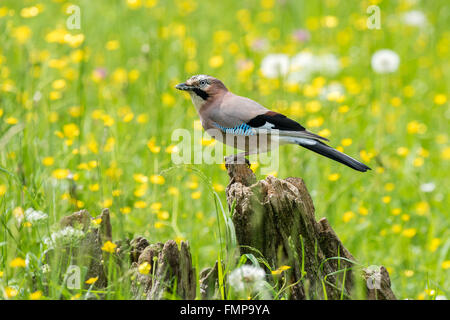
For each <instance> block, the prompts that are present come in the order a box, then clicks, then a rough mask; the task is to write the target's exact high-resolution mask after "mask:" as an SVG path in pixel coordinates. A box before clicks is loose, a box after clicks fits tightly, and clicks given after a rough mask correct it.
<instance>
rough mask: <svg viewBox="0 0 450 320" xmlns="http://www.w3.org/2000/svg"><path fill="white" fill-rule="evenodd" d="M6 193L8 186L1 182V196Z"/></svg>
mask: <svg viewBox="0 0 450 320" xmlns="http://www.w3.org/2000/svg"><path fill="white" fill-rule="evenodd" d="M5 193H6V186H5V185H4V184H0V197H1V196H4V195H5Z"/></svg>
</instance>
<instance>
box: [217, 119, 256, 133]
mask: <svg viewBox="0 0 450 320" xmlns="http://www.w3.org/2000/svg"><path fill="white" fill-rule="evenodd" d="M214 125H215V126H216V127H217V128H219V129H220V130H221V131H222V132H224V133H229V134H235V135H240V136H253V135H254V134H255V132H254V131H253V128H252V127H250V126H249V125H248V124H246V123H243V124H241V125H239V126H236V127H233V128H227V127H224V126H221V125H220V124H218V123H216V122H214Z"/></svg>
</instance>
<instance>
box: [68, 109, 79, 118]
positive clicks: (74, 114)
mask: <svg viewBox="0 0 450 320" xmlns="http://www.w3.org/2000/svg"><path fill="white" fill-rule="evenodd" d="M69 114H70V116H72V117H74V118H78V117H79V116H81V107H80V106H73V107H70V108H69Z"/></svg>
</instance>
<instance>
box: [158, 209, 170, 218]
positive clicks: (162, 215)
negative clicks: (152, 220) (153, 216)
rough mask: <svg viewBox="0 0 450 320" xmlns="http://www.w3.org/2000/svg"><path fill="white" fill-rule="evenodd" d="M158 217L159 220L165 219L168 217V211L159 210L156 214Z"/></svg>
mask: <svg viewBox="0 0 450 320" xmlns="http://www.w3.org/2000/svg"><path fill="white" fill-rule="evenodd" d="M157 216H158V219H160V220H167V219H169V217H170V214H169V212H168V211H159V212H158V214H157Z"/></svg>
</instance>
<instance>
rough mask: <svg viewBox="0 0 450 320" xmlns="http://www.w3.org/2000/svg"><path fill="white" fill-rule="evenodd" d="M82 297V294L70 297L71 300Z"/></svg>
mask: <svg viewBox="0 0 450 320" xmlns="http://www.w3.org/2000/svg"><path fill="white" fill-rule="evenodd" d="M80 297H81V293H77V294H76V295H73V296H71V297H70V300H78V299H80Z"/></svg>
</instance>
